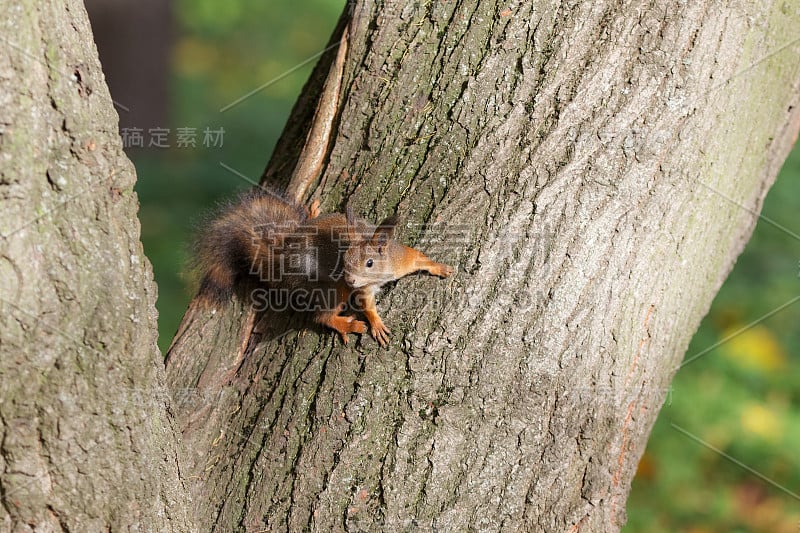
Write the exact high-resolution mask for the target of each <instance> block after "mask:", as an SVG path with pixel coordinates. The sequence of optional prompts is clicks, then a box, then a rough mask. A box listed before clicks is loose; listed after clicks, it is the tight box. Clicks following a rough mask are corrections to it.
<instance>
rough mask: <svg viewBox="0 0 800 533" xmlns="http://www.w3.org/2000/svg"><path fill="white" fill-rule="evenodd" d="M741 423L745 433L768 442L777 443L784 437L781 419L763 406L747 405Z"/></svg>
mask: <svg viewBox="0 0 800 533" xmlns="http://www.w3.org/2000/svg"><path fill="white" fill-rule="evenodd" d="M739 421H740V423H741V425H742V428H743V429H744V430H745V431H747V432H749V433H754V434H756V435H758V436H760V437H762V438H764V439H766V440H769V441H772V442H775V441H777V440H779V439H780V438H781V437H782V436H783V423H782V422H781V419H780V418H779V417H778V416H777V415H776V414H775V411H773V410H770V409H768V408H767V407H766V406H765V405H763V404H755V403H751V404H749V405H746V406H745V407H744V409H742V412H741V414H740V415H739Z"/></svg>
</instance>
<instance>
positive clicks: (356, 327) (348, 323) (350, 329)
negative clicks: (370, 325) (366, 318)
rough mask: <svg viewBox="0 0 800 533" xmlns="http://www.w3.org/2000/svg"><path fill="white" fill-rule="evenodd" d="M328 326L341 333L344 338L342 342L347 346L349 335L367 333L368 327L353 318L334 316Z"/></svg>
mask: <svg viewBox="0 0 800 533" xmlns="http://www.w3.org/2000/svg"><path fill="white" fill-rule="evenodd" d="M326 324H327V325H328V326H330V327H331V328H333V329H335V330H336V331H337V332H338V333H339V335H340V336H341V337H342V342H343V343H345V344H347V334H348V333H361V334H363V333H366V332H367V325H366V324H365V323H364V322H362V321H361V320H356V319H355V317H352V316H334V317H332V318H331V319H330V320H329V321H327V322H326Z"/></svg>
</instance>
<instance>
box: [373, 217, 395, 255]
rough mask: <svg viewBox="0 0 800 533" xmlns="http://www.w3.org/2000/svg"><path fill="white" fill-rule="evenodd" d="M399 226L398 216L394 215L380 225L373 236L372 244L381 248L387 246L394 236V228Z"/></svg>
mask: <svg viewBox="0 0 800 533" xmlns="http://www.w3.org/2000/svg"><path fill="white" fill-rule="evenodd" d="M396 225H397V215H392V216H390V217H389V218H387V219H385V220H384V221H383V222H381V223H380V225H379V226H378V227H377V228H375V234H374V235H373V236H372V244H373V245H374V246H377V247H378V248H379V250H380V248H383V247H384V246H386V243H388V242H389V239H391V238H392V235H394V227H395V226H396Z"/></svg>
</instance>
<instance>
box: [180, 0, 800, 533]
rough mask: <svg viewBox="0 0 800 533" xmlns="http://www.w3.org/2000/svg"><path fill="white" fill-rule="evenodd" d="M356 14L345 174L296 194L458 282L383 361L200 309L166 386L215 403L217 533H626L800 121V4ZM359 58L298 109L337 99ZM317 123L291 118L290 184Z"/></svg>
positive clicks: (201, 493) (428, 295)
mask: <svg viewBox="0 0 800 533" xmlns="http://www.w3.org/2000/svg"><path fill="white" fill-rule="evenodd" d="M350 7H351V8H352V10H351V11H350V12H347V13H346V14H345V17H344V18H343V23H342V24H340V26H339V28H338V30H337V32H338V34H340V33H341V31H342V29H343V28H344V26H345V23H346V22H348V15H352V19H350V20H349V23H347V27H348V31H349V37H346V38H345V39H344V41H343V43H344V44H346V45H347V49H346V54H345V60H344V69H343V76H342V78H341V83H340V84H339V85H340V87H341V89H340V94H339V95H338V105H337V107H336V109H337V112H338V114H337V115H336V116H335V117H333V124H334V125H335V128H334V130H335V131H334V133H333V135H332V138H331V140H330V142H329V143H328V144H327V145H326V146H327V147H328V151H327V155H326V158H325V162H326V166H325V168H324V171H323V172H322V174H321V176H320V177H315V176H314V175H313V173H312V174H306V175H303V176H299V175H298V174H297V173H296V174H295V176H294V177H293V179H292V182H291V183H290V185H289V190H290V191H293V192H297V193H298V194H299V197H300V198H301V199H302V200H303V201H309V200H310V199H313V198H319V199H320V200H321V201H322V204H323V207H324V208H327V210H329V211H333V210H341V209H342V207H343V205H344V203H345V201H348V200H349V201H350V202H351V203H352V205H354V207H355V208H356V211H357V212H359V213H361V214H362V215H365V216H367V217H369V218H372V219H373V220H375V221H377V220H379V219H381V218H382V217H384V216H386V215H389V214H391V213H393V212H395V211H397V212H399V213H400V215H401V216H402V217H404V218H405V220H406V221H407V222H408V225H406V226H404V227H403V230H404V231H402V232H401V239H402V240H403V241H405V242H407V243H413V244H415V245H419V246H421V248H422V249H423V250H424V251H425V252H426V253H427V254H428V255H429V256H431V257H432V258H434V259H436V260H438V261H443V262H449V263H450V264H453V265H457V266H458V272H457V274H456V275H455V277H454V278H452V280H448V281H447V282H442V281H439V280H436V279H432V278H428V277H415V278H412V279H405V280H402V281H400V282H398V283H397V284H396V285H395V286H393V287H391V288H390V289H389V290H388V291H385V293H384V294H383V296H382V298H379V304H380V309H381V312H382V314H383V316H384V321H385V322H386V324H387V325H388V326H389V327H390V328H391V329H392V331H393V340H392V343H391V346H390V349H389V350H388V351H385V352H384V351H380V350H379V349H378V347H377V345H376V343H375V342H374V341H373V340H371V339H369V338H362V339H361V341H360V342H359V343H354V344H353V343H351V344H350V345H349V346H347V347H344V346H342V345H341V344H340V343H339V342H338V341H337V340H336V339H335V338H334V336H333V335H332V334H331V333H330V332H325V331H320V330H318V329H316V328H313V327H307V325H305V324H304V323H302V322H301V321H300V319H298V318H296V317H291V316H285V315H274V314H268V315H267V316H264V317H256V316H254V315H253V313H251V312H250V311H249V310H248V306H247V303H246V301H242V300H243V299H238V300H236V301H235V302H234V303H233V304H231V305H229V306H226V307H223V308H219V309H214V310H211V309H204V308H202V307H201V306H199V305H198V304H197V303H196V302H195V303H193V305H192V306H191V307H190V309H189V311H188V313H187V315H186V317H185V319H184V323H183V325H182V328H181V330H180V331H179V334H178V336H177V337H176V339H175V341H174V344H173V346H172V348H171V350H170V352H169V355H168V365H167V372H168V379H169V381H170V383H171V385H172V386H173V387H176V388H180V389H185V388H195V387H196V388H197V389H198V391H197V393H196V394H195V395H194V396H195V397H204V398H211V397H213V398H214V401H206V402H184V403H183V404H181V405H180V406H179V410H178V418H179V420H180V423H181V426H182V431H183V438H184V444H185V446H186V449H187V450H189V453H190V459H189V463H190V466H189V470H190V472H191V473H192V474H193V475H195V476H198V480H197V482H196V483H194V485H193V488H192V491H193V494H194V496H195V499H196V501H197V502H200V503H199V507H198V518H199V523H200V524H201V527H203V528H205V527H211V528H213V529H217V530H230V529H232V528H239V529H245V528H246V529H247V530H248V531H253V530H261V529H265V530H270V531H281V530H286V529H289V530H292V531H297V530H301V529H305V528H309V529H312V530H318V531H327V530H334V531H338V530H342V529H347V530H376V529H379V528H383V529H386V530H390V531H392V530H398V529H399V530H415V529H418V528H423V529H436V530H444V531H463V530H467V529H480V530H487V531H494V530H507V531H518V530H535V531H576V530H582V531H616V530H618V529H619V528H620V527H621V525H622V524H623V523H624V522H625V500H626V497H627V494H628V491H629V488H630V482H631V479H632V477H633V475H634V472H635V469H636V465H637V462H638V459H639V457H640V455H641V453H642V451H643V449H644V446H645V442H646V438H647V435H648V433H649V431H650V428H651V426H652V424H653V422H654V420H655V418H656V415H657V413H658V410H659V408H660V406H661V404H662V402H663V400H664V397H665V390H666V389H667V387H668V385H669V382H670V379H671V377H672V375H673V374H674V372H675V370H676V367H677V366H678V364H679V363H680V361H681V358H682V356H683V354H684V351H685V349H686V347H687V344H688V342H689V340H690V338H691V336H692V334H693V333H694V331H695V329H696V328H697V325H698V323H699V321H700V319H701V318H702V317H703V315H704V314H705V313H706V312H707V310H708V307H709V304H710V302H711V300H712V298H713V297H714V295H715V293H716V292H717V290H718V288H719V286H720V284H721V283H722V281H723V280H724V278H725V276H726V275H727V273H728V272H729V271H730V269H731V267H732V265H733V263H734V261H735V258H736V257H737V255H738V254H739V253H740V251H741V250H742V247H743V246H744V244H745V242H746V241H747V239H748V237H749V235H750V233H751V231H752V229H753V226H754V224H755V221H756V217H755V216H754V213H757V212H758V210H759V209H760V207H761V203H762V200H763V198H764V195H765V194H766V191H767V189H768V186H769V184H770V183H771V181H772V180H773V179H774V176H775V174H776V172H777V170H778V168H779V167H780V165H781V163H782V161H783V160H784V158H785V156H786V154H787V153H788V150H789V149H790V147H791V144H792V141H793V139H794V137H795V134H796V132H797V128H798V120H800V113H798V108H797V103H798V102H797V100H798V83H799V82H800V64H799V63H798V58H797V48H798V44H797V41H796V40H795V41H791V39H793V38H794V37H795V35H796V33H795V30H796V28H797V27H798V23H800V17H799V16H798V8H797V6H796V5H795V6H794V7H790V6H789V5H788V4H784V3H780V2H779V3H751V4H746V5H745V4H737V5H732V6H728V5H727V4H726V5H711V4H709V3H705V2H700V3H698V2H679V1H660V2H656V3H651V2H627V3H624V4H619V3H616V2H581V3H571V4H564V3H562V2H544V3H542V2H536V3H533V4H528V3H516V2H514V3H512V4H505V3H494V2H485V1H481V2H479V1H478V0H462V1H459V2H425V3H416V4H414V5H412V4H408V3H403V2H399V3H398V2H386V3H384V2H377V3H373V2H363V1H356V2H355V3H354V4H351V6H350ZM338 34H337V36H336V37H335V38H334V40H333V41H332V42H333V43H335V42H336V39H337V38H338ZM787 43H789V46H787ZM335 56H336V51H332V52H331V53H329V54H328V55H327V56H326V57H325V58H323V60H322V62H321V63H320V65H318V68H317V71H316V73H315V75H314V76H312V82H311V83H309V85H308V86H307V87H306V88H305V90H304V96H303V97H301V100H305V101H306V102H315V101H317V100H319V101H323V100H324V99H325V94H327V93H329V92H330V90H331V89H330V88H331V87H335V86H337V79H336V78H337V74H336V73H337V69H336V64H335V63H336V61H335ZM326 73H327V81H326V82H325V83H326V88H325V90H323V89H322V84H323V81H324V80H325V79H326ZM320 94H322V96H320ZM322 107H323V104H322V103H320V104H319V106H318V108H322ZM311 109H313V108H311ZM323 114H324V113H323ZM320 115H321V113H320V112H319V111H318V112H317V118H316V119H315V120H317V121H319V120H320ZM311 117H312V113H311V112H310V108H309V107H308V106H299V107H298V108H296V109H295V110H294V112H293V118H290V120H289V126H287V132H286V133H285V135H284V137H283V139H282V140H281V142H280V143H279V145H278V149H277V153H276V156H275V159H274V160H273V163H272V164H271V165H270V167H269V168H268V170H267V172H266V181H267V182H270V180H271V179H273V177H275V176H277V177H278V178H279V179H280V177H281V176H286V175H287V174H288V172H287V171H289V170H291V166H290V162H291V161H294V160H296V159H297V157H298V155H299V154H300V148H299V147H302V146H303V144H304V142H305V141H306V140H309V142H312V141H314V138H313V137H314V135H312V134H311V133H309V127H305V128H303V127H300V125H301V124H302V125H306V124H308V121H309V120H310V118H311ZM312 131H313V130H312ZM306 150H307V148H306ZM309 180H310V181H309ZM304 191H307V192H304Z"/></svg>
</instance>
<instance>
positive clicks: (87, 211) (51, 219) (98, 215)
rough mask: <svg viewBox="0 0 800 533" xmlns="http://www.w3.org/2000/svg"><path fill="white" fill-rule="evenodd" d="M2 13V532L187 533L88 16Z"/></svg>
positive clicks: (28, 7) (145, 286)
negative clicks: (160, 532) (179, 532)
mask: <svg viewBox="0 0 800 533" xmlns="http://www.w3.org/2000/svg"><path fill="white" fill-rule="evenodd" d="M0 13H3V21H2V30H0V41H2V45H1V46H2V52H0V204H2V207H0V234H2V235H1V236H0V283H2V285H1V286H0V287H1V289H0V330H1V331H2V341H1V342H0V530H1V531H10V530H13V531H33V530H35V531H61V530H63V531H108V530H114V531H118V530H130V531H190V530H193V529H194V528H193V527H192V526H191V525H190V523H189V522H188V521H187V514H188V513H187V512H186V509H187V502H188V491H187V490H186V488H185V486H184V484H183V482H182V481H181V479H180V477H179V469H178V462H177V460H178V455H177V452H178V445H177V443H178V438H177V436H176V429H175V427H174V422H173V420H172V419H171V418H170V417H168V416H167V411H166V402H167V400H168V395H167V393H166V388H165V384H166V382H165V378H164V367H163V362H162V359H161V356H160V354H159V351H158V348H157V346H156V335H157V329H156V312H155V305H154V304H155V298H156V288H155V285H154V283H153V276H152V271H151V268H150V264H149V262H148V261H147V259H146V258H145V256H144V253H143V251H142V246H141V244H140V242H139V222H138V221H137V219H136V210H137V207H138V204H137V200H136V194H135V193H134V192H133V184H134V181H135V173H134V169H133V166H132V165H131V163H130V161H129V160H128V159H127V157H125V154H124V153H123V152H122V144H121V142H120V138H119V135H118V131H117V115H116V113H115V112H114V108H113V106H112V101H111V97H110V96H109V93H108V89H107V88H106V84H105V81H104V79H103V73H102V71H101V69H100V63H99V62H98V59H97V50H96V49H95V47H94V45H93V44H92V39H91V29H90V27H89V22H88V19H87V17H86V12H85V11H84V8H83V5H82V3H81V2H79V1H75V0H73V1H68V2H66V3H65V2H56V1H32V0H26V1H23V2H19V1H16V0H14V1H11V0H2V1H0Z"/></svg>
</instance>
